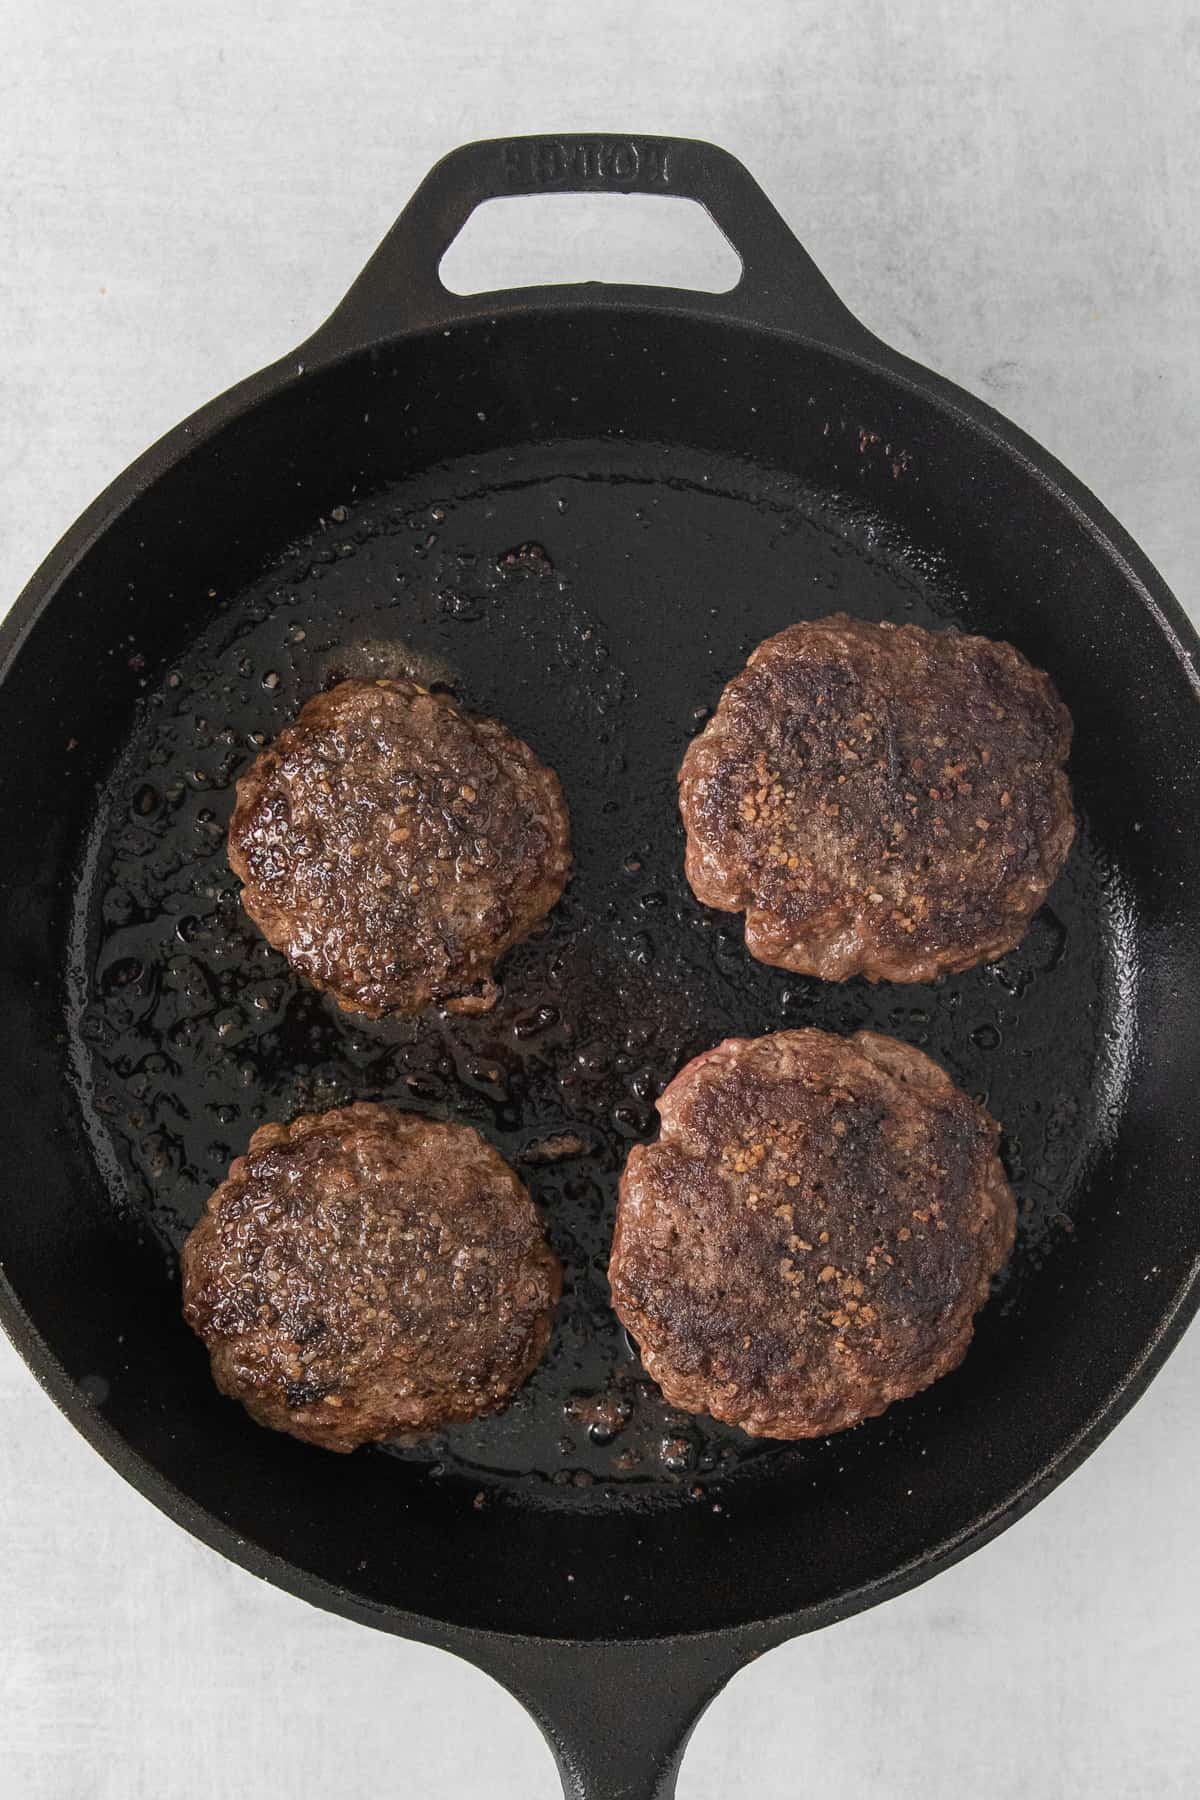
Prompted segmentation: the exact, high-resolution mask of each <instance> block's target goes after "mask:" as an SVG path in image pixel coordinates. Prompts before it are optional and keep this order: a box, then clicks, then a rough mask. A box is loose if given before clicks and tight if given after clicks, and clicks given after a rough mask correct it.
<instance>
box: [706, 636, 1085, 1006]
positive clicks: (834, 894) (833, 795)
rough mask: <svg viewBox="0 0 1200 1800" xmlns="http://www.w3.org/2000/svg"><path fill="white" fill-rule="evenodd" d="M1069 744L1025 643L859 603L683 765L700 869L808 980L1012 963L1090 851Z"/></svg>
mask: <svg viewBox="0 0 1200 1800" xmlns="http://www.w3.org/2000/svg"><path fill="white" fill-rule="evenodd" d="M1070 743H1071V719H1070V715H1069V714H1068V712H1067V710H1066V708H1065V707H1064V706H1063V705H1062V703H1061V701H1060V700H1059V698H1058V696H1057V694H1056V693H1055V691H1054V688H1053V685H1052V684H1051V682H1050V679H1049V677H1048V676H1046V675H1044V674H1042V673H1041V671H1040V670H1038V669H1035V668H1033V667H1032V665H1031V664H1030V663H1028V662H1027V661H1026V660H1025V658H1024V657H1023V656H1022V655H1021V654H1020V652H1019V651H1018V650H1015V649H1014V648H1013V646H1012V645H1011V644H1005V643H997V642H993V641H992V640H991V639H989V638H981V637H964V636H959V635H957V634H954V633H951V632H931V631H925V630H923V629H922V628H921V627H920V626H918V625H899V626H896V625H888V624H883V625H873V624H868V623H867V622H866V621H864V620H861V619H851V618H849V617H847V615H846V614H845V613H837V614H835V615H834V616H833V617H831V618H827V619H818V620H815V621H812V622H809V621H803V622H801V623H800V624H797V625H791V626H789V627H788V628H787V630H785V631H781V632H779V633H778V634H777V635H776V636H775V637H771V638H768V639H767V640H766V642H765V643H762V644H760V645H759V647H758V649H757V650H755V652H754V654H753V655H752V656H751V658H750V660H749V662H748V663H747V665H746V667H745V669H743V671H742V672H741V674H740V675H737V676H735V677H734V679H733V680H732V681H731V682H730V683H729V685H728V686H727V687H726V689H725V691H724V693H723V694H722V696H721V700H720V703H719V705H718V707H717V710H716V712H715V714H714V715H713V717H712V719H711V720H710V721H709V723H708V725H707V726H706V727H705V729H704V730H703V731H702V732H701V733H700V735H699V736H698V737H697V738H696V739H695V740H694V741H693V743H692V744H691V745H690V747H689V749H688V751H687V754H686V756H685V757H684V761H683V767H682V768H681V770H680V774H679V792H680V807H681V810H682V813H683V820H684V825H685V827H686V830H687V876H688V880H689V881H690V882H691V885H692V888H693V890H694V892H695V894H696V897H697V898H698V899H699V900H701V901H703V902H704V904H705V905H707V906H715V907H720V908H722V909H723V910H724V911H727V912H741V911H744V912H745V914H746V947H747V949H748V950H749V951H750V952H751V954H752V955H753V956H756V957H757V958H758V960H759V961H760V962H766V963H775V964H778V965H779V966H780V967H782V968H785V969H792V970H795V971H796V972H797V973H799V974H805V975H818V976H821V977H822V978H823V979H824V980H827V981H842V980H845V979H846V978H847V977H848V976H851V975H865V976H867V977H868V978H869V979H870V980H872V981H931V980H933V979H934V977H935V976H937V975H940V974H943V973H946V972H952V971H956V970H960V969H966V968H970V967H971V966H972V965H973V964H975V963H978V962H986V961H990V960H993V959H995V958H996V957H998V956H1001V955H1003V954H1004V952H1005V951H1007V950H1011V949H1013V948H1014V947H1015V946H1016V945H1017V944H1018V943H1020V941H1021V939H1022V937H1023V936H1024V934H1025V931H1026V928H1027V926H1028V924H1029V921H1030V919H1031V918H1032V917H1033V914H1034V913H1035V912H1036V911H1037V909H1038V907H1039V906H1040V905H1041V904H1042V901H1043V900H1044V899H1045V897H1046V894H1047V892H1048V890H1049V888H1050V886H1051V883H1052V882H1053V881H1054V878H1055V876H1056V875H1057V874H1058V871H1059V870H1060V868H1061V867H1062V865H1063V862H1064V861H1065V859H1066V855H1067V852H1068V850H1069V849H1070V847H1071V840H1072V838H1073V836H1074V832H1075V821H1074V816H1073V813H1072V809H1071V791H1070V786H1069V784H1068V781H1067V777H1066V775H1065V774H1064V772H1063V767H1062V765H1063V763H1064V761H1065V759H1066V756H1067V752H1068V750H1069V749H1070Z"/></svg>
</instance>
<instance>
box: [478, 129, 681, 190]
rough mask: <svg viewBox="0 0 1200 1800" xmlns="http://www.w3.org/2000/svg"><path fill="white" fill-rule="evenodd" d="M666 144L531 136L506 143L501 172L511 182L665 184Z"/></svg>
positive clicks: (543, 184)
mask: <svg viewBox="0 0 1200 1800" xmlns="http://www.w3.org/2000/svg"><path fill="white" fill-rule="evenodd" d="M670 149H671V147H670V145H669V144H665V143H662V142H661V141H652V140H648V139H646V138H614V139H613V141H612V142H611V143H605V142H601V143H596V142H592V143H589V144H584V143H572V142H571V141H570V139H569V138H535V139H533V140H532V141H529V140H526V141H524V142H521V141H517V142H515V143H511V144H506V145H505V146H504V173H505V175H506V176H507V177H508V179H509V180H510V181H513V182H520V183H526V182H536V183H537V185H538V186H539V187H553V186H554V185H555V183H557V182H566V181H568V180H570V181H572V182H595V183H596V184H597V185H598V186H604V185H606V184H612V185H613V186H617V187H625V186H631V185H636V186H638V187H643V186H644V187H666V186H668V185H669V184H670V180H671V174H670V161H669V158H670Z"/></svg>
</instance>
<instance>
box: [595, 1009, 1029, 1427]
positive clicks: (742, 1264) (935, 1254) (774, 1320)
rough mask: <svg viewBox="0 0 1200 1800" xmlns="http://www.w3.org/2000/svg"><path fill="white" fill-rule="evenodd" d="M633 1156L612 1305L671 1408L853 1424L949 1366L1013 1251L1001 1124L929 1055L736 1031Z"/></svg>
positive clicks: (749, 1420) (866, 1040)
mask: <svg viewBox="0 0 1200 1800" xmlns="http://www.w3.org/2000/svg"><path fill="white" fill-rule="evenodd" d="M658 1110H659V1112H660V1114H661V1115H662V1134H661V1136H660V1138H659V1140H658V1142H657V1143H655V1144H650V1145H639V1146H637V1147H636V1148H635V1149H633V1150H632V1151H631V1152H630V1155H629V1160H628V1163H627V1165H626V1168H625V1173H624V1176H623V1177H622V1181H621V1193H620V1204H619V1207H618V1213H617V1226H616V1233H615V1236H614V1239H613V1249H612V1262H611V1267H610V1270H609V1274H610V1279H611V1282H612V1291H613V1304H614V1306H615V1307H616V1310H617V1312H618V1314H619V1316H620V1318H621V1320H622V1322H623V1324H624V1325H625V1326H626V1327H627V1328H628V1329H629V1331H630V1332H631V1333H632V1334H633V1336H634V1338H635V1339H636V1340H637V1343H638V1345H639V1347H640V1350H641V1355H642V1361H643V1363H644V1365H645V1367H646V1370H647V1372H648V1373H649V1374H650V1375H652V1376H653V1378H654V1380H655V1381H657V1382H658V1384H659V1386H660V1387H661V1388H662V1390H663V1393H664V1394H665V1395H666V1397H667V1399H668V1400H669V1401H670V1403H671V1404H672V1405H673V1406H679V1407H683V1408H686V1409H687V1410H689V1411H691V1412H708V1413H711V1414H712V1415H713V1416H714V1417H716V1418H718V1419H724V1420H725V1421H727V1422H728V1423H730V1424H734V1425H740V1426H741V1427H742V1428H743V1430H745V1431H748V1432H751V1433H753V1434H754V1435H756V1436H766V1437H778V1438H800V1437H816V1436H823V1435H824V1434H825V1433H827V1432H831V1431H840V1430H842V1429H843V1428H844V1427H846V1426H848V1425H854V1424H857V1423H858V1421H859V1420H860V1419H866V1418H870V1417H872V1416H874V1415H875V1414H877V1413H881V1412H883V1411H884V1409H885V1408H886V1407H888V1406H890V1405H891V1403H892V1402H893V1401H894V1400H901V1399H904V1398H906V1397H907V1396H909V1395H911V1394H915V1393H917V1392H918V1391H919V1390H920V1389H921V1388H924V1387H927V1386H928V1385H929V1383H930V1382H931V1381H936V1380H937V1378H938V1377H939V1376H940V1375H944V1374H946V1372H947V1371H948V1370H950V1369H953V1368H954V1367H955V1366H956V1365H957V1364H958V1363H959V1362H960V1361H961V1360H962V1358H963V1356H964V1355H965V1353H966V1350H967V1346H968V1344H969V1342H970V1339H971V1333H972V1321H973V1316H974V1314H975V1312H976V1311H977V1310H978V1308H979V1307H981V1306H982V1305H983V1303H984V1301H985V1300H986V1299H987V1296H988V1291H989V1283H990V1281H991V1277H992V1276H993V1274H995V1272H996V1270H997V1269H998V1268H999V1267H1000V1266H1001V1264H1002V1263H1003V1262H1004V1260H1005V1258H1006V1257H1007V1255H1008V1253H1009V1251H1010V1249H1011V1248H1012V1243H1013V1235H1014V1230H1015V1221H1016V1208H1015V1204H1014V1201H1013V1196H1012V1193H1011V1190H1010V1189H1009V1186H1008V1183H1007V1181H1006V1180H1005V1177H1004V1172H1003V1170H1002V1168H1001V1166H1000V1161H999V1158H998V1157H997V1155H996V1142H997V1138H998V1136H999V1127H998V1126H997V1125H996V1124H995V1122H994V1121H993V1120H992V1119H991V1118H989V1117H988V1115H987V1113H986V1112H984V1111H983V1109H982V1108H981V1107H979V1106H977V1105H976V1104H975V1102H974V1101H973V1100H971V1099H970V1098H969V1097H968V1096H967V1095H966V1094H964V1093H962V1092H961V1091H960V1090H959V1089H958V1088H956V1087H955V1086H954V1084H953V1082H952V1081H951V1080H950V1078H949V1076H948V1075H947V1074H946V1073H945V1072H944V1070H942V1069H940V1068H939V1067H938V1065H937V1064H936V1063H934V1062H931V1061H930V1059H929V1057H927V1056H925V1055H924V1054H923V1053H922V1052H921V1051H919V1050H914V1049H911V1048H910V1047H909V1046H907V1045H905V1044H901V1043H898V1042H897V1041H896V1040H895V1039H894V1038H889V1037H881V1036H878V1035H876V1034H874V1033H871V1032H859V1033H858V1034H857V1035H856V1036H854V1037H851V1038H840V1037H836V1036H833V1035H832V1034H830V1033H828V1032H824V1031H814V1030H805V1031H783V1032H779V1033H777V1034H775V1035H773V1036H770V1037H762V1038H753V1039H741V1038H730V1039H728V1040H727V1041H726V1042H725V1043H723V1044H720V1045H718V1046H717V1048H716V1049H715V1050H710V1051H708V1052H706V1053H705V1054H704V1055H703V1056H698V1057H697V1058H696V1059H695V1061H694V1062H691V1063H689V1064H688V1066H687V1067H686V1068H685V1069H684V1070H683V1071H682V1072H681V1073H680V1074H679V1075H677V1076H676V1078H675V1080H674V1081H673V1082H672V1083H671V1085H670V1086H669V1087H668V1088H667V1090H666V1092H665V1093H664V1094H663V1096H662V1098H661V1099H660V1101H659V1103H658Z"/></svg>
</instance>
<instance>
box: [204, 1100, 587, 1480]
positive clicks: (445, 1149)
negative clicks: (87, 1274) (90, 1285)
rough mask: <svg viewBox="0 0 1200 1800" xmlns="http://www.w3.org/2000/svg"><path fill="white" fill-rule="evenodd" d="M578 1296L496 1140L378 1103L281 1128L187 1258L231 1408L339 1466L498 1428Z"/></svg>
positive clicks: (230, 1187)
mask: <svg viewBox="0 0 1200 1800" xmlns="http://www.w3.org/2000/svg"><path fill="white" fill-rule="evenodd" d="M560 1291H561V1272H560V1269H559V1264H558V1259H557V1258H556V1257H555V1255H554V1253H553V1251H552V1250H551V1249H550V1248H549V1246H548V1245H547V1243H546V1241H545V1237H544V1235H543V1232H542V1224H541V1220H540V1218H539V1216H538V1213H537V1210H536V1208H535V1207H534V1205H533V1202H532V1201H531V1200H530V1198H529V1195H528V1194H527V1192H526V1191H525V1188H524V1187H523V1186H522V1185H521V1183H520V1182H519V1181H518V1179H517V1177H516V1176H515V1175H514V1174H513V1171H512V1170H511V1169H510V1168H509V1166H508V1164H507V1163H506V1162H505V1161H504V1160H503V1158H502V1157H501V1156H500V1155H499V1154H498V1153H497V1152H496V1151H495V1150H493V1149H492V1148H491V1146H490V1145H489V1144H486V1143H485V1142H484V1140H483V1139H482V1138H481V1137H480V1136H479V1134H478V1132H475V1131H472V1130H471V1129H470V1128H469V1127H468V1126H465V1125H444V1124H440V1123H438V1122H436V1121H434V1120H432V1119H425V1118H421V1117H420V1116H418V1115H416V1114H414V1113H405V1112H400V1111H397V1110H396V1109H394V1108H392V1107H388V1106H377V1105H371V1104H365V1103H360V1104H358V1105H354V1106H347V1107H343V1108H341V1109H340V1110H338V1111H336V1112H329V1113H324V1114H321V1115H319V1116H306V1117H303V1118H299V1119H296V1120H294V1121H293V1123H292V1124H290V1125H264V1126H262V1127H261V1128H260V1129H259V1130H258V1131H256V1132H255V1133H254V1136H253V1137H252V1138H251V1140H250V1148H249V1149H248V1151H247V1152H246V1154H245V1156H240V1157H238V1159H237V1161H236V1162H235V1163H234V1164H233V1166H232V1168H231V1169H230V1171H229V1175H228V1178H227V1179H226V1180H225V1181H224V1182H223V1183H222V1184H221V1186H220V1187H219V1188H218V1189H217V1191H216V1193H215V1194H213V1196H212V1198H211V1199H210V1200H209V1202H208V1206H207V1209H206V1211H205V1213H204V1215H203V1217H202V1218H201V1220H200V1222H199V1224H198V1225H197V1226H196V1228H195V1230H194V1231H193V1232H192V1234H191V1236H190V1237H189V1238H188V1240H187V1243H186V1244H185V1245H184V1249H183V1310H184V1317H185V1318H186V1319H187V1322H188V1324H189V1325H190V1326H191V1327H192V1329H193V1330H194V1331H196V1332H197V1333H198V1334H199V1335H200V1336H201V1337H202V1338H203V1339H204V1342H205V1343H206V1344H207V1346H208V1350H209V1355H210V1357H211V1360H212V1370H213V1376H214V1379H215V1380H216V1383H217V1386H218V1387H219V1388H220V1389H221V1391H222V1393H225V1394H228V1395H229V1396H230V1397H231V1398H232V1399H235V1400H240V1401H241V1403H242V1405H243V1406H244V1407H245V1408H246V1410H247V1412H249V1413H250V1415H251V1417H252V1418H254V1419H256V1420H257V1421H258V1423H259V1424H260V1425H269V1426H271V1427H272V1428H273V1429H275V1430H276V1431H287V1432H290V1433H291V1434H292V1435H293V1436H294V1437H298V1438H304V1439H306V1440H307V1442H309V1443H311V1444H320V1445H323V1446H324V1447H325V1448H326V1449H329V1450H353V1449H354V1448H355V1447H356V1446H357V1445H359V1444H364V1443H369V1442H373V1441H376V1440H378V1439H381V1438H387V1437H390V1436H391V1435H392V1434H393V1433H395V1432H397V1431H402V1430H424V1429H433V1428H436V1427H438V1426H441V1425H445V1424H448V1423H449V1422H451V1421H452V1420H455V1419H470V1418H474V1417H476V1416H477V1415H478V1414H480V1413H486V1412H491V1411H494V1410H495V1409H496V1408H498V1407H501V1406H503V1405H504V1404H505V1402H506V1401H507V1400H508V1399H509V1398H510V1397H511V1395H512V1394H513V1392H514V1391H515V1389H516V1388H518V1387H519V1386H520V1385H521V1383H522V1382H523V1381H524V1380H525V1378H526V1376H527V1375H528V1374H529V1373H530V1371H531V1370H532V1369H533V1367H534V1365H535V1364H536V1363H537V1362H538V1360H539V1358H540V1357H541V1355H542V1352H543V1350H544V1349H545V1347H546V1343H547V1340H548V1339H549V1336H550V1326H551V1320H552V1317H553V1313H554V1308H555V1305H556V1303H557V1301H558V1297H559V1293H560Z"/></svg>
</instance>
